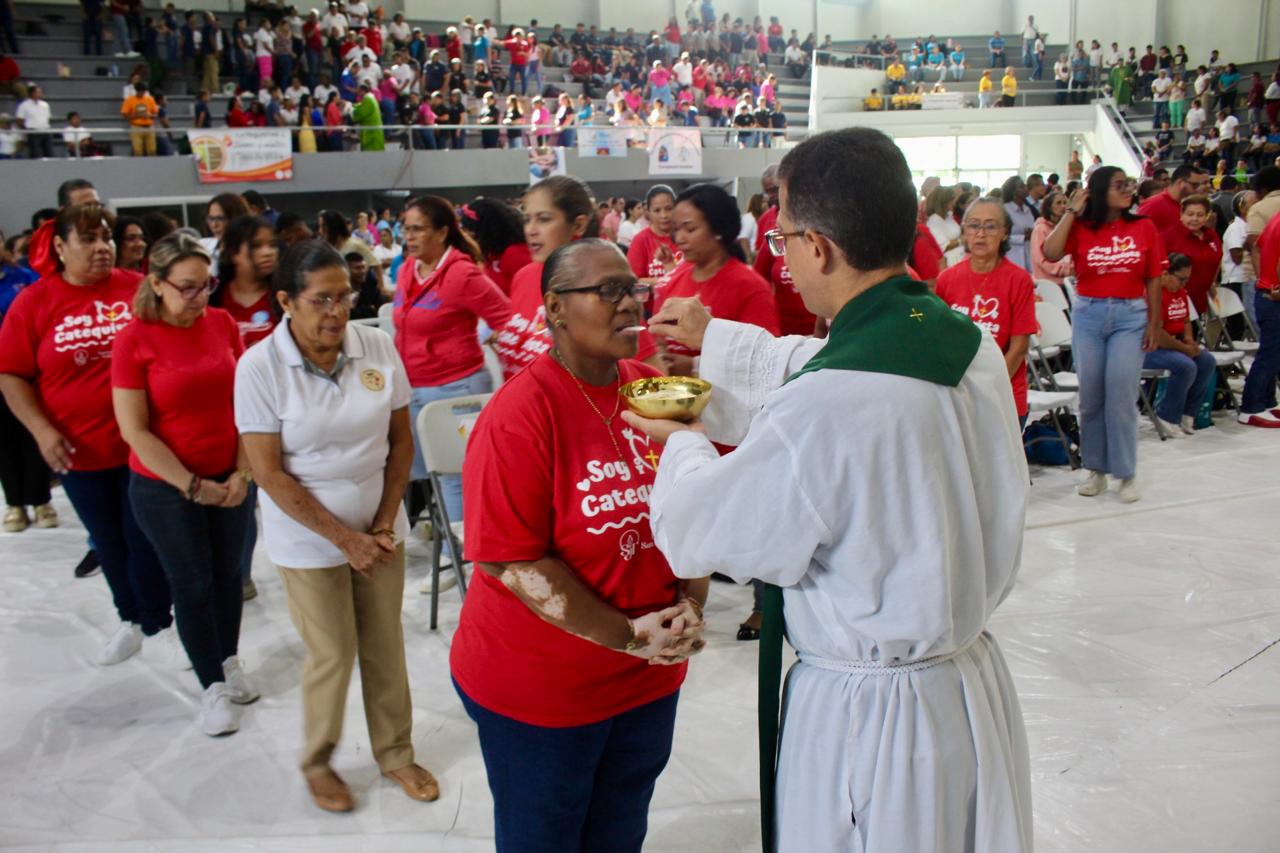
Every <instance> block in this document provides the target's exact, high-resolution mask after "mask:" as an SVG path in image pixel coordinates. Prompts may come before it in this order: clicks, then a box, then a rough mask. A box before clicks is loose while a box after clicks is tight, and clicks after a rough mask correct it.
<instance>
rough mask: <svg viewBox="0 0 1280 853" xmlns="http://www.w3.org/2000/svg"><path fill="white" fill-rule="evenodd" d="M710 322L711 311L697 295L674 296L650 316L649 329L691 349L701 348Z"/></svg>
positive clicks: (659, 335)
mask: <svg viewBox="0 0 1280 853" xmlns="http://www.w3.org/2000/svg"><path fill="white" fill-rule="evenodd" d="M710 322H711V312H710V311H708V310H707V307H706V306H705V305H703V304H702V303H701V302H700V301H698V298H697V297H688V298H681V297H673V298H671V299H668V300H667V301H666V302H664V303H662V310H661V311H659V312H658V313H657V314H654V315H653V316H652V317H650V318H649V331H650V332H652V333H653V334H655V335H657V336H658V337H660V338H670V339H671V340H673V341H679V342H680V343H682V344H684V345H685V346H686V347H688V348H689V349H692V350H700V349H702V336H703V335H705V334H706V331H707V325H708V324H709V323H710Z"/></svg>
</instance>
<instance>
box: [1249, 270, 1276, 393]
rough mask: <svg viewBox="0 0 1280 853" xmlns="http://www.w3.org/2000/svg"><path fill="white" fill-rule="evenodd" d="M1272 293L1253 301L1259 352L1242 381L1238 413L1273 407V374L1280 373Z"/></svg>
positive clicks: (1263, 293) (1261, 292) (1258, 295)
mask: <svg viewBox="0 0 1280 853" xmlns="http://www.w3.org/2000/svg"><path fill="white" fill-rule="evenodd" d="M1270 293H1271V291H1269V290H1259V291H1257V293H1255V294H1254V297H1253V310H1254V314H1255V315H1257V318H1258V351H1257V352H1256V353H1255V354H1254V356H1253V365H1252V366H1250V368H1249V375H1248V376H1247V377H1245V380H1244V394H1242V395H1241V398H1240V411H1241V412H1243V413H1244V414H1246V415H1256V414H1258V413H1259V412H1264V411H1266V410H1267V409H1274V408H1275V407H1276V374H1277V373H1280V302H1274V301H1272V300H1271V298H1270Z"/></svg>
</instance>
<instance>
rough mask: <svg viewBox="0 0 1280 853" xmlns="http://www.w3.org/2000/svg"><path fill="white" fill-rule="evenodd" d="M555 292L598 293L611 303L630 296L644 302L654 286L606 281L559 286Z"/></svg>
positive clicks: (625, 281) (616, 302)
mask: <svg viewBox="0 0 1280 853" xmlns="http://www.w3.org/2000/svg"><path fill="white" fill-rule="evenodd" d="M552 292H553V293H598V294H600V298H601V299H603V300H604V301H605V302H608V303H609V304H610V305H617V304H618V303H619V302H621V301H622V300H623V299H625V298H626V297H628V296H631V297H634V298H635V300H636V301H637V302H644V301H645V300H647V299H648V298H649V296H650V294H652V293H653V288H652V287H650V286H649V285H647V284H641V283H640V282H638V281H635V280H634V279H633V280H630V281H628V280H625V279H624V280H615V281H604V282H601V283H600V284H596V285H592V286H591V287H557V288H556V289H555V290H553V291H552Z"/></svg>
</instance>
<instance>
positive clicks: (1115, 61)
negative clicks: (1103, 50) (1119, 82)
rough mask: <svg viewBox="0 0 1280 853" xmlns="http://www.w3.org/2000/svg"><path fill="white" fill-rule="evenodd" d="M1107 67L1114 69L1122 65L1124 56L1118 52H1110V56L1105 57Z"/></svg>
mask: <svg viewBox="0 0 1280 853" xmlns="http://www.w3.org/2000/svg"><path fill="white" fill-rule="evenodd" d="M1107 65H1108V67H1110V68H1115V67H1116V66H1117V65H1124V54H1123V53H1121V52H1120V51H1119V50H1113V51H1111V55H1110V56H1108V57H1107Z"/></svg>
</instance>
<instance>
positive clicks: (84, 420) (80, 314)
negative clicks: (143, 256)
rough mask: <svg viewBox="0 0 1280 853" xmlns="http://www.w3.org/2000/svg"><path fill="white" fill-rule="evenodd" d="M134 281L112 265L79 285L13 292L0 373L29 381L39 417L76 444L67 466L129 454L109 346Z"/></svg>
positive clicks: (1, 336)
mask: <svg viewBox="0 0 1280 853" xmlns="http://www.w3.org/2000/svg"><path fill="white" fill-rule="evenodd" d="M141 278H142V276H140V275H138V274H137V273H135V272H128V271H127V270H120V269H117V270H112V271H111V275H110V276H109V277H108V278H107V279H106V280H105V281H103V282H102V283H101V284H95V285H91V286H88V287H78V286H76V285H73V284H68V283H67V282H66V280H64V279H63V278H62V276H61V275H59V274H56V273H55V274H54V275H49V276H45V277H44V278H42V279H40V281H38V282H36V283H35V284H33V285H31V286H30V287H27V288H25V289H23V291H22V292H21V293H19V294H18V298H17V299H15V300H14V301H13V305H12V306H11V307H10V308H9V311H8V313H7V314H5V318H4V325H3V326H0V373H12V374H13V375H15V376H20V377H22V378H23V379H26V380H29V381H30V382H31V383H32V385H34V386H35V391H36V399H37V400H39V402H40V407H41V408H42V409H44V413H45V416H46V417H48V419H49V422H50V423H52V424H53V426H54V428H55V429H57V430H58V432H60V433H62V435H63V437H64V438H66V439H67V441H69V442H70V443H71V446H72V447H73V448H75V453H73V454H72V456H71V468H72V470H74V471H101V470H104V469H106V468H116V467H118V466H120V465H123V464H125V462H126V461H127V459H128V457H129V447H128V445H126V444H125V443H124V439H123V438H121V437H120V427H119V426H118V425H117V424H116V415H115V409H114V408H113V406H112V403H111V344H112V342H113V341H114V340H115V338H116V335H118V334H119V333H120V331H121V330H122V329H124V327H125V326H127V325H128V323H129V321H130V320H132V319H133V308H132V306H133V297H134V294H135V293H136V292H137V290H138V282H139V280H141Z"/></svg>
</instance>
